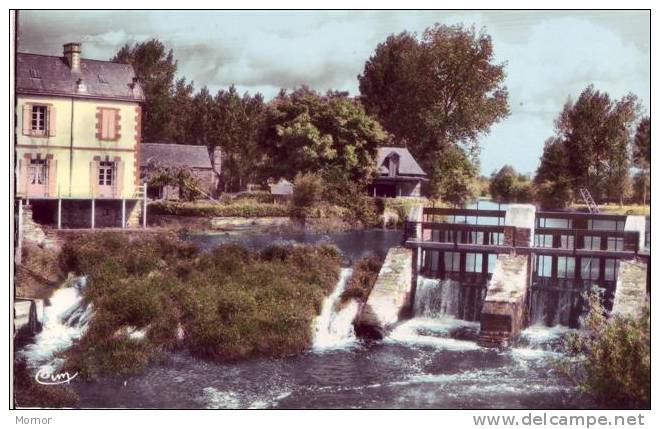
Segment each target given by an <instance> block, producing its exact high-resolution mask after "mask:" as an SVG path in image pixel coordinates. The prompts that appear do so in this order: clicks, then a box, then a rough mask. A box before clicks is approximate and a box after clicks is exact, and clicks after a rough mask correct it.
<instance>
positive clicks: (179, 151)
mask: <svg viewBox="0 0 660 429" xmlns="http://www.w3.org/2000/svg"><path fill="white" fill-rule="evenodd" d="M156 165H162V166H168V167H190V168H211V158H210V157H209V152H208V150H207V149H206V146H192V145H183V144H170V143H141V144H140V167H150V166H156Z"/></svg>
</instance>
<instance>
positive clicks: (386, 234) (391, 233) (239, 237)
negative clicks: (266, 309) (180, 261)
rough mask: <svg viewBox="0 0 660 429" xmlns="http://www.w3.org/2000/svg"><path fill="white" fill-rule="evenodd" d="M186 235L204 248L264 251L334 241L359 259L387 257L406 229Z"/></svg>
mask: <svg viewBox="0 0 660 429" xmlns="http://www.w3.org/2000/svg"><path fill="white" fill-rule="evenodd" d="M185 238H186V239H188V240H190V241H192V242H194V243H197V244H198V245H199V246H200V247H201V248H202V249H204V250H209V249H212V248H214V247H217V246H219V245H220V244H222V243H240V244H243V245H244V246H246V247H248V248H250V249H254V250H261V249H264V248H266V247H268V246H271V245H274V244H295V243H300V244H334V245H335V246H337V247H338V248H339V250H341V252H342V254H343V255H344V257H345V258H347V259H349V260H350V261H356V260H358V259H360V258H362V257H364V256H367V255H374V254H375V255H376V256H379V257H381V258H384V257H385V255H386V254H387V251H388V249H389V248H390V247H393V246H400V245H401V242H402V240H403V232H402V231H401V230H383V229H371V230H359V231H342V232H333V233H328V234H323V233H318V232H311V231H306V230H304V229H300V230H292V231H286V232H274V233H254V234H211V235H202V234H195V235H188V236H186V237H185Z"/></svg>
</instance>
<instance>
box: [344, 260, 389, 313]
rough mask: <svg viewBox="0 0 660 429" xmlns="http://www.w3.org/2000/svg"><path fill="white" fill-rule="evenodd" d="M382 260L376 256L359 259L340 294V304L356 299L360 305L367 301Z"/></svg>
mask: <svg viewBox="0 0 660 429" xmlns="http://www.w3.org/2000/svg"><path fill="white" fill-rule="evenodd" d="M382 265H383V260H382V259H380V258H378V257H376V256H365V257H364V258H362V259H360V260H359V261H358V262H357V263H356V264H355V266H354V268H353V274H352V275H351V278H350V279H348V282H347V283H346V288H345V289H344V292H342V294H341V297H340V300H341V302H347V301H348V300H350V299H356V300H358V302H360V303H364V302H366V301H367V298H368V297H369V294H370V293H371V289H373V287H374V285H375V284H376V279H377V278H378V273H379V272H380V267H381V266H382Z"/></svg>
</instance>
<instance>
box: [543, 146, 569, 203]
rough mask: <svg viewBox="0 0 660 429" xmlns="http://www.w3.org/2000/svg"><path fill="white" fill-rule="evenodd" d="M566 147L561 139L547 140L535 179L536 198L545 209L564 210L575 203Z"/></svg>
mask: <svg viewBox="0 0 660 429" xmlns="http://www.w3.org/2000/svg"><path fill="white" fill-rule="evenodd" d="M567 157H568V154H567V153H566V146H565V145H564V143H563V141H562V140H560V139H559V138H556V137H553V138H549V139H548V140H546V142H545V145H544V147H543V154H542V155H541V162H540V164H539V168H538V169H537V170H536V176H535V177H534V187H535V192H534V194H535V197H536V199H537V200H538V201H539V202H540V203H541V205H542V206H543V207H547V208H562V207H566V206H567V205H568V204H569V203H570V202H571V201H573V197H574V195H573V187H572V183H571V181H572V179H571V175H570V172H569V170H568V167H567V165H566V159H567Z"/></svg>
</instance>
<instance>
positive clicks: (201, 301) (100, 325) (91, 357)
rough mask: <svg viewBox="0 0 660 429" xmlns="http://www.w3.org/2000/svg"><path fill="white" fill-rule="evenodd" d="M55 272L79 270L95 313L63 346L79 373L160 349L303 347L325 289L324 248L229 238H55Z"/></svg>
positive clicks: (135, 360) (134, 365)
mask: <svg viewBox="0 0 660 429" xmlns="http://www.w3.org/2000/svg"><path fill="white" fill-rule="evenodd" d="M61 264H62V267H63V269H64V270H66V271H73V272H75V273H77V274H79V275H86V276H88V285H87V287H86V289H85V301H86V302H87V303H88V304H91V305H92V306H93V309H94V317H93V319H92V321H91V322H90V325H89V327H88V329H87V331H86V332H85V334H84V335H83V337H82V338H81V339H80V340H79V341H78V342H76V343H75V344H74V346H73V347H72V348H71V349H70V350H69V351H68V352H67V353H66V357H67V368H70V369H71V370H72V371H78V372H80V374H81V375H82V376H84V377H92V378H93V377H96V376H98V375H101V374H105V373H111V374H117V373H120V374H135V373H137V372H139V371H141V370H142V369H143V368H144V367H145V366H146V365H147V364H149V363H150V362H153V361H154V360H157V359H158V358H159V357H160V356H164V355H165V353H166V352H168V351H171V350H175V349H177V348H184V349H186V350H188V351H189V352H190V353H192V354H193V355H195V356H200V357H203V358H208V359H213V360H217V361H235V360H239V359H244V358H251V357H258V356H268V357H276V356H285V355H290V354H294V353H298V352H301V351H303V350H305V349H307V348H308V347H309V346H310V345H311V341H312V338H311V335H312V333H311V329H310V326H311V322H312V319H313V318H314V317H315V316H316V315H317V314H318V313H319V311H320V306H321V302H322V300H323V298H324V297H325V296H327V295H328V294H329V293H330V291H331V290H332V289H333V288H334V286H335V284H336V282H337V280H338V273H339V266H340V254H339V252H338V250H337V249H336V248H334V247H332V246H286V247H284V246H275V247H271V248H268V249H266V250H264V251H262V252H261V253H258V254H257V253H253V252H250V251H248V250H247V249H245V248H243V247H241V246H238V245H233V244H228V245H223V246H220V247H218V248H216V249H214V250H213V251H211V252H209V253H200V252H199V251H198V250H197V248H195V247H194V246H193V245H191V244H188V243H184V242H181V241H179V240H177V239H176V238H174V237H171V236H165V235H160V236H154V237H141V238H137V239H129V238H128V237H126V236H124V235H121V234H117V233H109V232H108V233H99V234H90V235H83V236H80V237H78V238H75V239H73V240H71V241H69V242H67V243H66V244H65V245H64V249H63V251H62V254H61Z"/></svg>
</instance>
